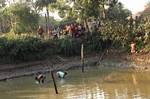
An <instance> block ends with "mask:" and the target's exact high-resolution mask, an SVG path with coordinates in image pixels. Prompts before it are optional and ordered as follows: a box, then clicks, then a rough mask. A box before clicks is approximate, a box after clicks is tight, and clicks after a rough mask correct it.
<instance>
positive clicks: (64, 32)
mask: <svg viewBox="0 0 150 99" xmlns="http://www.w3.org/2000/svg"><path fill="white" fill-rule="evenodd" d="M84 31H85V28H84V26H83V25H81V24H78V23H71V24H67V25H65V26H62V27H57V28H54V27H52V26H49V27H48V31H47V33H48V37H49V38H61V37H64V36H70V37H73V38H79V37H81V36H83V35H84ZM37 33H38V35H39V37H41V38H44V35H45V34H44V33H46V31H44V29H43V27H42V26H39V28H38V30H37Z"/></svg>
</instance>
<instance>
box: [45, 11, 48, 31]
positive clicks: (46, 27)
mask: <svg viewBox="0 0 150 99" xmlns="http://www.w3.org/2000/svg"><path fill="white" fill-rule="evenodd" d="M45 22H46V24H45V30H46V32H48V22H47V16H46V14H45Z"/></svg>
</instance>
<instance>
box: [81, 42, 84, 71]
mask: <svg viewBox="0 0 150 99" xmlns="http://www.w3.org/2000/svg"><path fill="white" fill-rule="evenodd" d="M81 65H82V72H84V45H83V43H82V45H81Z"/></svg>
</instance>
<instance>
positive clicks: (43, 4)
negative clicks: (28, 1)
mask: <svg viewBox="0 0 150 99" xmlns="http://www.w3.org/2000/svg"><path fill="white" fill-rule="evenodd" d="M54 2H56V0H36V2H35V6H36V7H37V9H38V10H43V9H44V8H46V13H47V21H48V22H49V11H48V6H49V4H51V3H54Z"/></svg>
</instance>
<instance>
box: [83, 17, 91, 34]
mask: <svg viewBox="0 0 150 99" xmlns="http://www.w3.org/2000/svg"><path fill="white" fill-rule="evenodd" d="M84 25H85V28H86V30H87V32H88V33H89V32H90V29H89V25H88V20H87V19H85V20H84Z"/></svg>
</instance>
